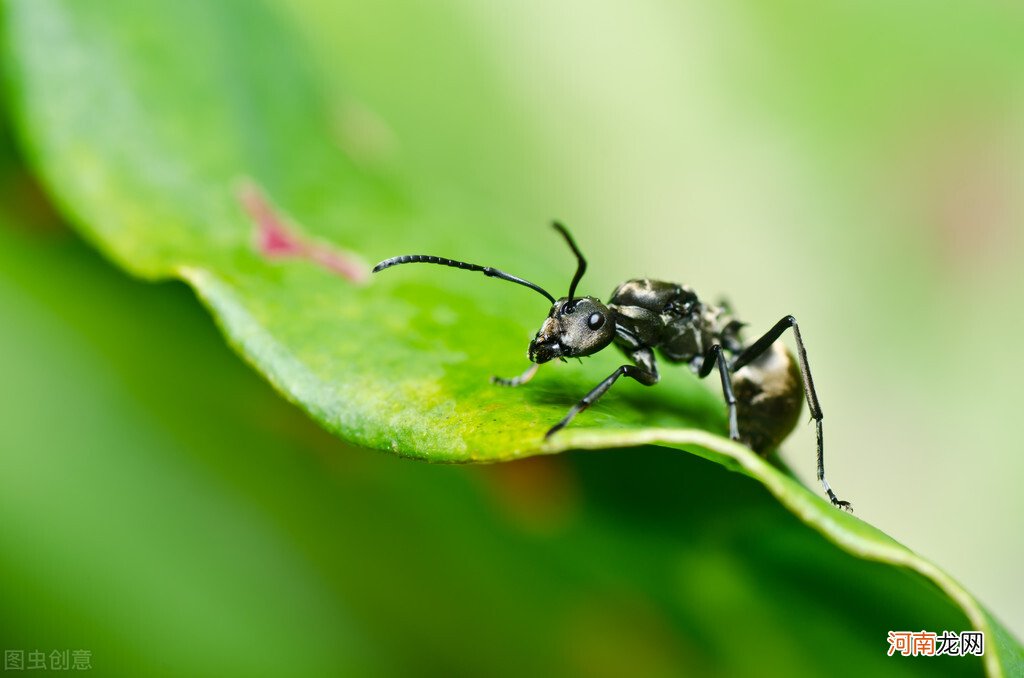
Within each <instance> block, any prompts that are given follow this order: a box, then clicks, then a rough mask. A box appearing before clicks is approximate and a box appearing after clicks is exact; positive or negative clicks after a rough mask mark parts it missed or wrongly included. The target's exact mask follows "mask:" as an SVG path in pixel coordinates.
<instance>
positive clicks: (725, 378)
mask: <svg viewBox="0 0 1024 678" xmlns="http://www.w3.org/2000/svg"><path fill="white" fill-rule="evenodd" d="M715 367H717V368H718V374H719V376H720V377H721V378H722V394H723V395H724V396H725V404H726V406H727V407H728V408H729V438H730V439H732V440H739V439H740V427H739V423H738V420H737V418H736V396H735V395H734V394H733V391H732V379H731V378H730V377H729V365H728V364H727V363H726V361H725V354H724V353H723V352H722V347H721V346H720V345H719V344H715V345H714V346H712V347H711V348H709V349H708V351H707V353H705V354H704V361H703V362H702V363H701V366H700V370H698V371H697V376H699V377H700V378H701V379H703V378H704V377H706V376H708V375H709V374H711V370H713V369H714V368H715Z"/></svg>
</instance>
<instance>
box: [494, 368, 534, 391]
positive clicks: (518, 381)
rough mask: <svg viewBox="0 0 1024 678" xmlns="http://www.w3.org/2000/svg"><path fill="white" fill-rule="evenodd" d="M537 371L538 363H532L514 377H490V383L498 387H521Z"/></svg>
mask: <svg viewBox="0 0 1024 678" xmlns="http://www.w3.org/2000/svg"><path fill="white" fill-rule="evenodd" d="M538 369H540V363H534V364H532V365H530V366H529V367H528V368H526V371H525V372H523V373H522V374H520V375H519V376H516V377H509V378H508V379H505V378H503V377H497V376H493V377H491V383H492V384H497V385H498V386H508V387H510V388H511V387H515V386H522V385H523V384H525V383H526V382H528V381H530V380H531V379H533V375H535V374H537V370H538Z"/></svg>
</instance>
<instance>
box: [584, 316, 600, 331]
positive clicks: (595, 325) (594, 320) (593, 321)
mask: <svg viewBox="0 0 1024 678" xmlns="http://www.w3.org/2000/svg"><path fill="white" fill-rule="evenodd" d="M587 324H588V325H590V329H592V330H599V329H601V325H604V316H603V315H601V314H600V313H591V314H590V317H589V318H587Z"/></svg>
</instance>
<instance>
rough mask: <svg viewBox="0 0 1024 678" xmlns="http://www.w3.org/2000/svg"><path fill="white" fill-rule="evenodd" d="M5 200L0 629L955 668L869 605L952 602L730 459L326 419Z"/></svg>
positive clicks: (370, 662) (723, 662)
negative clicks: (532, 448) (480, 456)
mask: <svg viewBox="0 0 1024 678" xmlns="http://www.w3.org/2000/svg"><path fill="white" fill-rule="evenodd" d="M0 190H2V187H0ZM9 205H10V203H3V204H2V205H0V317H3V318H4V319H5V320H9V321H10V324H9V325H7V326H5V331H4V332H0V371H2V373H3V374H4V379H5V381H4V384H5V387H6V388H4V389H0V411H2V412H3V413H4V415H5V416H4V426H2V427H0V450H3V454H2V455H0V470H2V473H0V515H2V516H3V525H4V529H3V530H0V580H2V581H3V582H4V586H5V589H4V604H3V606H0V638H2V639H3V644H4V648H5V649H18V648H23V649H25V650H26V651H30V650H31V649H32V648H40V649H42V648H47V651H49V649H50V648H64V647H73V648H83V649H88V650H90V651H91V652H92V665H93V667H94V669H95V671H96V672H97V674H100V675H104V676H139V675H147V676H148V675H187V676H224V675H240V674H244V675H267V676H279V675H369V674H372V675H382V674H383V675H423V674H424V673H428V674H431V675H497V676H505V675H507V676H522V675H545V674H557V675H625V674H637V675H666V676H668V675H680V674H687V675H691V674H698V675H725V676H745V675H751V674H758V673H765V667H770V668H771V672H773V673H774V674H777V675H787V676H818V675H821V671H822V668H821V667H823V666H824V667H827V668H828V670H829V672H830V673H831V674H834V675H851V676H853V675H872V676H876V675H877V676H890V675H891V676H906V675H921V676H928V675H935V674H936V673H941V674H942V675H977V674H978V673H979V672H980V671H981V660H980V659H978V658H975V657H969V658H963V659H961V658H937V659H924V658H917V659H913V658H902V657H887V656H886V654H885V649H886V642H885V639H886V634H887V630H889V629H892V628H896V629H920V628H922V627H923V628H935V629H939V628H943V629H945V628H949V629H963V628H967V627H968V626H969V625H970V622H969V621H968V620H967V619H966V618H965V617H964V616H963V614H962V613H961V612H960V611H959V609H958V608H957V606H956V605H955V604H954V603H953V602H952V601H951V600H950V599H949V598H948V597H946V596H945V595H943V594H942V593H941V592H940V591H939V590H937V589H935V588H934V587H933V586H931V585H930V584H929V583H928V582H927V581H925V580H923V579H922V578H920V577H915V576H912V575H911V574H908V573H907V572H906V571H903V570H901V569H898V568H892V567H884V566H881V565H878V564H876V563H870V562H866V561H864V560H861V559H859V558H854V557H851V556H850V555H849V554H847V553H845V552H843V551H842V550H841V549H839V548H837V547H836V546H835V545H833V544H831V543H829V542H828V541H826V540H824V539H822V538H821V537H820V536H819V535H818V534H817V533H815V532H814V531H812V530H808V529H806V527H805V526H804V525H803V524H802V523H801V522H800V521H799V520H797V519H796V518H795V517H794V516H793V515H792V514H791V513H789V512H788V511H787V510H785V508H783V507H782V506H781V505H780V504H779V503H778V502H777V501H775V500H774V499H773V498H772V496H771V495H770V494H769V493H768V492H766V491H765V490H764V489H763V488H762V487H761V486H760V485H759V484H758V483H756V482H753V481H751V480H749V479H747V478H746V477H744V476H741V475H739V474H730V473H724V472H723V471H722V469H721V468H720V467H719V466H718V465H717V464H713V463H709V462H707V461H705V460H703V459H700V458H698V457H696V456H693V455H687V454H679V453H678V452H676V451H674V450H669V449H665V448H652V447H646V448H637V449H627V450H614V451H607V452H603V453H591V452H579V453H567V454H565V455H559V456H555V457H542V458H535V459H529V460H523V461H520V462H512V463H509V464H499V465H433V464H414V463H408V462H405V461H402V460H397V459H395V458H394V457H393V456H392V455H383V454H369V453H367V452H366V451H365V450H359V449H352V448H347V447H345V446H343V445H342V444H340V443H339V442H338V441H337V440H335V439H332V438H331V437H330V436H329V435H328V434H326V433H325V432H323V431H322V430H320V429H318V428H317V427H316V426H315V425H314V424H313V423H312V422H310V421H309V420H308V419H307V418H305V417H304V416H303V415H301V413H299V412H298V411H297V410H295V408H292V407H290V406H289V405H287V403H285V402H284V401H282V400H281V399H280V398H278V397H277V396H276V395H275V394H274V393H273V392H272V391H271V390H270V389H269V388H267V387H266V386H265V385H264V384H261V383H259V382H258V381H257V379H256V378H255V377H254V375H253V374H252V372H251V371H250V370H247V369H245V368H244V366H242V365H240V364H239V363H238V361H235V360H232V359H231V356H230V354H229V353H228V351H227V349H226V348H225V347H224V345H223V342H222V341H221V340H220V338H219V337H218V336H217V335H216V333H215V332H214V331H213V329H212V328H211V327H210V325H209V322H208V319H207V318H206V317H204V314H203V313H202V312H200V309H198V308H197V305H196V304H195V303H194V299H193V297H192V295H191V294H189V293H188V291H187V290H185V289H184V287H183V286H180V285H158V286H156V285H142V284H138V283H133V282H131V281H127V280H125V279H124V278H123V277H122V276H121V275H119V274H118V273H117V272H116V271H114V270H113V269H112V268H111V267H109V266H106V265H104V262H102V261H101V260H100V259H99V258H98V257H97V256H96V255H95V254H94V253H93V252H91V251H89V250H88V249H87V248H85V247H84V246H82V244H81V243H79V242H77V241H76V240H75V239H74V238H69V237H67V234H64V233H61V232H60V231H59V230H55V228H54V226H53V225H52V224H51V223H49V221H48V218H49V217H48V215H47V221H44V223H41V224H40V223H33V222H32V221H29V220H28V219H26V217H25V216H24V215H21V216H19V217H18V218H17V219H15V218H14V217H13V216H11V215H9V214H7V212H8V207H9ZM12 228H13V229H15V230H14V231H12V230H11V229H12ZM55 407H56V408H57V409H58V411H59V425H55V424H54V409H55Z"/></svg>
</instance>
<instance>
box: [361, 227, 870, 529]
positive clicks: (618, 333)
mask: <svg viewBox="0 0 1024 678" xmlns="http://www.w3.org/2000/svg"><path fill="white" fill-rule="evenodd" d="M552 225H553V226H554V228H555V230H557V231H558V232H559V233H561V234H562V237H563V238H565V241H566V243H568V245H569V247H570V249H572V251H573V254H575V255H576V262H577V265H576V274H575V275H574V276H573V278H572V282H571V283H570V284H569V294H568V295H567V296H565V297H563V298H561V299H555V298H554V297H553V296H552V295H551V294H550V293H548V292H547V291H546V290H545V289H543V288H542V287H540V286H539V285H536V284H534V283H532V282H530V281H529V280H524V279H523V278H519V277H517V276H514V275H510V274H508V273H505V272H504V271H499V270H498V269H496V268H491V267H490V266H478V265H476V264H469V263H466V262H463V261H455V260H453V259H446V258H444V257H435V256H431V255H424V254H406V255H403V256H399V257H392V258H391V259H386V260H384V261H382V262H380V263H379V264H377V265H376V266H374V268H373V272H374V273H378V272H380V271H383V270H384V269H386V268H390V267H392V266H398V265H400V264H439V265H442V266H452V267H454V268H461V269H463V270H466V271H480V272H481V273H483V274H484V275H486V276H489V277H492V278H498V279H499V280H507V281H509V282H513V283H516V284H518V285H523V286H525V287H529V288H530V289H532V290H534V291H536V292H539V293H540V294H542V295H543V296H544V297H546V298H547V299H548V300H549V301H550V302H551V310H550V311H548V317H547V319H546V320H545V321H544V324H543V325H541V328H540V330H539V331H538V332H537V334H536V336H535V337H534V338H533V341H531V342H530V348H529V351H528V354H527V355H528V357H529V359H530V362H532V363H533V364H532V365H531V366H530V367H529V369H527V370H526V371H525V372H523V373H522V374H521V375H519V376H516V377H512V378H510V379H502V378H500V377H491V382H492V383H495V384H498V385H499V386H520V385H522V384H525V383H527V382H528V381H530V379H532V378H533V376H534V375H535V374H536V373H537V370H538V368H539V367H540V366H541V365H542V364H543V363H546V362H548V361H550V360H553V359H555V358H558V359H560V360H562V361H563V362H565V359H566V358H581V357H584V356H589V355H592V354H594V353H597V352H598V351H600V350H602V349H603V348H605V347H607V346H608V345H610V344H613V343H614V344H615V345H616V346H618V347H619V348H620V349H621V350H622V351H623V353H625V354H626V356H628V357H629V359H630V360H631V361H632V363H633V364H630V365H622V366H621V367H619V368H618V369H616V370H615V371H614V372H612V373H611V374H610V375H608V377H607V378H605V379H604V381H602V382H601V383H600V384H598V385H597V386H595V387H594V388H593V389H592V390H591V391H590V393H588V394H587V395H585V396H583V399H582V400H580V401H579V402H578V403H576V404H575V405H573V406H572V408H570V409H569V412H568V413H567V414H566V415H565V417H563V418H562V420H561V421H559V422H558V423H557V424H555V425H554V426H552V427H551V428H550V429H549V430H548V432H547V433H546V434H545V438H549V437H551V436H552V435H553V434H555V433H556V432H558V431H560V430H561V429H563V428H565V427H566V426H567V425H568V424H569V422H571V421H572V420H573V418H574V417H575V416H576V415H577V414H579V413H580V412H582V411H583V410H585V409H587V408H588V407H590V406H591V405H593V404H594V403H595V402H596V401H597V399H598V398H600V397H601V396H602V395H604V394H605V392H607V391H608V389H609V388H611V387H612V384H614V383H615V382H616V380H618V378H619V377H622V376H626V377H631V378H632V379H635V380H636V381H638V382H640V383H641V384H643V385H644V386H653V385H654V384H656V383H658V378H659V377H658V368H657V365H656V364H655V360H654V350H655V349H657V350H658V353H659V354H660V355H661V357H662V358H664V359H665V360H667V361H669V362H672V363H686V364H688V365H689V366H690V369H691V370H693V372H694V373H696V375H697V376H698V377H700V378H702V379H703V378H704V377H707V376H708V375H709V374H711V372H712V371H713V370H714V369H715V368H716V367H717V368H718V374H719V376H720V377H721V380H722V392H723V393H724V395H725V402H726V406H727V407H728V413H729V437H730V438H731V439H732V440H737V441H740V442H743V443H744V444H746V445H747V446H749V447H750V448H752V449H753V450H755V451H757V452H759V453H765V452H766V451H768V450H771V449H774V448H775V447H777V446H778V445H779V443H781V442H782V441H783V440H784V439H785V438H786V436H788V435H789V434H790V432H791V431H792V430H793V428H794V427H795V426H796V423H797V420H798V419H799V417H800V409H801V406H802V401H803V398H802V397H801V394H800V391H801V387H802V390H803V393H804V395H805V396H806V398H807V404H808V406H809V407H810V410H811V418H812V419H814V423H815V426H816V428H817V437H818V480H819V481H820V482H821V486H822V487H823V488H824V490H825V493H826V494H827V495H828V498H829V499H830V500H831V501H832V504H833V505H835V506H836V507H838V508H841V509H847V510H850V509H851V505H850V502H847V501H841V500H840V499H839V498H838V497H836V494H835V492H833V491H832V488H831V487H830V486H829V484H828V481H827V480H825V461H824V451H823V450H824V443H823V439H822V432H821V420H822V413H821V405H819V404H818V395H817V393H816V392H815V390H814V381H813V380H812V379H811V370H810V367H809V366H808V364H807V351H806V350H805V349H804V342H803V339H802V338H801V336H800V327H799V325H797V322H796V318H794V317H793V316H791V315H787V316H786V317H784V318H783V319H782V320H780V321H779V322H777V323H775V325H774V326H773V327H772V328H771V329H770V330H768V331H767V332H765V333H764V334H763V335H762V336H761V337H760V338H759V339H757V340H756V341H754V342H753V343H750V344H744V342H743V340H742V339H741V337H740V329H741V328H742V327H743V325H744V323H742V322H740V321H739V320H737V319H735V318H734V317H732V313H731V310H730V309H729V308H728V306H727V305H726V304H724V303H723V304H719V305H717V306H716V305H713V304H709V303H705V302H702V301H701V300H700V299H699V298H698V297H697V295H696V293H694V291H693V290H692V289H690V288H689V287H687V286H686V285H679V284H676V283H670V282H663V281H660V280H649V279H647V278H640V279H635V280H627V281H626V282H624V283H622V284H621V285H619V286H618V287H617V288H615V291H614V292H612V296H611V299H610V300H609V301H608V303H607V304H603V303H601V301H600V300H599V299H597V298H596V297H577V296H576V286H577V285H578V284H579V282H580V279H582V278H583V274H584V272H586V270H587V260H586V259H584V258H583V253H582V252H580V249H579V248H578V247H577V246H576V242H575V241H574V240H573V238H572V236H571V235H570V234H569V231H568V230H566V228H565V227H564V226H562V225H561V224H560V223H558V222H557V221H556V222H554V223H553V224H552ZM790 328H792V330H793V335H794V337H795V338H796V348H797V358H796V359H794V357H793V354H792V353H791V352H790V351H789V349H787V348H786V346H785V345H784V344H783V343H782V342H781V341H779V337H781V336H782V333H783V332H785V331H786V330H788V329H790ZM798 365H799V367H798Z"/></svg>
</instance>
